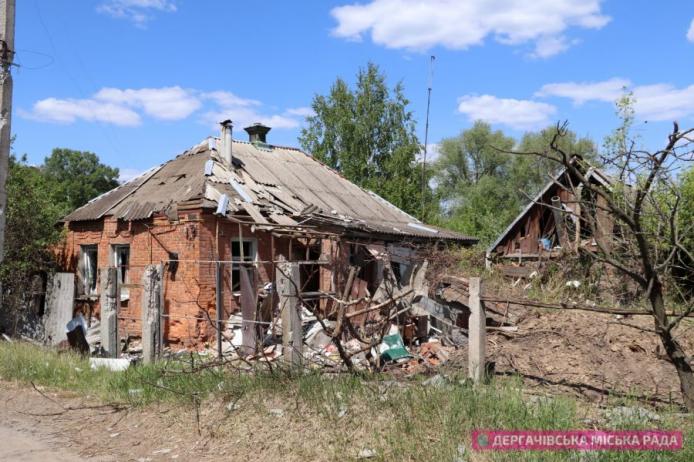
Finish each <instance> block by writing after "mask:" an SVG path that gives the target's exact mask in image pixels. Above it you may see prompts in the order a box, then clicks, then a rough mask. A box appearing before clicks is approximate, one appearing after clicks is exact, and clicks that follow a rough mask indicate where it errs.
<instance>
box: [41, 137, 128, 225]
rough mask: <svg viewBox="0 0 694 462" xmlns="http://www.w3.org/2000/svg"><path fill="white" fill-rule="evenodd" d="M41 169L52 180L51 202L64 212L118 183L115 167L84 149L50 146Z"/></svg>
mask: <svg viewBox="0 0 694 462" xmlns="http://www.w3.org/2000/svg"><path fill="white" fill-rule="evenodd" d="M43 172H44V174H45V177H46V179H47V180H48V181H49V182H51V183H52V188H51V189H52V191H51V192H52V197H53V199H54V201H55V202H56V203H59V204H62V205H63V206H64V212H68V211H70V210H74V209H76V208H77V207H80V206H82V205H84V204H86V203H87V202H88V201H89V200H91V199H93V198H94V197H96V196H98V195H99V194H102V193H104V192H106V191H110V190H111V189H113V188H115V187H116V186H118V169H117V168H114V167H109V166H108V165H104V164H102V163H101V162H100V160H99V157H98V156H97V155H96V154H94V153H92V152H88V151H74V150H72V149H64V148H56V149H53V152H51V155H50V156H48V157H47V158H46V160H45V163H44V166H43Z"/></svg>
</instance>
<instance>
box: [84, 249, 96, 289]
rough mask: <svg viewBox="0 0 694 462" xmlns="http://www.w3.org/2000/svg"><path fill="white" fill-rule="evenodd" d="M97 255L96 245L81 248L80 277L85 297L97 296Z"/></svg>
mask: <svg viewBox="0 0 694 462" xmlns="http://www.w3.org/2000/svg"><path fill="white" fill-rule="evenodd" d="M97 255H98V249H97V246H96V245H83V246H80V267H81V271H80V276H81V278H82V284H83V289H84V294H85V295H96V268H97Z"/></svg>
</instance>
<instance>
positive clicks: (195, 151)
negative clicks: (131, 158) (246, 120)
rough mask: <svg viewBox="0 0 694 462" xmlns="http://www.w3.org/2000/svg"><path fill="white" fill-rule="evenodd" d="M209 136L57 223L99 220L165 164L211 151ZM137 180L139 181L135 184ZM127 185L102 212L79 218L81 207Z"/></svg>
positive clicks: (95, 198)
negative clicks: (118, 197)
mask: <svg viewBox="0 0 694 462" xmlns="http://www.w3.org/2000/svg"><path fill="white" fill-rule="evenodd" d="M209 138H210V137H207V138H205V139H204V140H202V141H201V142H200V143H197V144H195V145H193V146H191V147H190V148H188V149H186V150H185V151H183V152H182V153H180V154H178V155H176V156H175V157H173V158H172V159H169V160H167V161H166V162H162V163H161V164H159V165H155V166H153V167H151V168H149V169H147V170H145V171H144V172H142V173H141V174H139V175H138V176H136V177H134V178H132V179H130V180H128V181H126V182H123V183H122V184H119V185H118V186H116V187H115V188H113V189H110V190H108V191H106V192H104V193H101V194H99V195H98V196H96V197H94V198H93V199H90V200H89V201H88V202H86V203H85V204H84V205H81V206H79V207H77V208H76V209H75V210H73V211H72V212H70V213H68V214H67V215H65V216H64V217H62V218H61V219H60V220H58V223H67V222H71V221H94V220H100V219H101V218H103V217H105V216H108V215H109V213H108V212H110V211H111V210H113V209H114V208H115V207H116V206H117V205H118V204H120V203H121V202H123V201H124V200H126V199H127V198H128V197H130V196H131V195H133V194H135V193H136V192H137V190H138V189H140V188H141V187H142V186H143V185H144V184H145V183H147V181H149V180H150V179H151V178H152V177H153V176H154V175H156V174H157V172H159V171H160V170H161V169H162V168H164V167H165V166H166V165H168V164H170V163H171V162H173V161H175V160H176V159H180V158H181V157H185V156H190V155H194V154H199V153H200V152H203V151H205V150H209V151H210V152H212V149H210V147H209V143H208V140H209ZM203 148H204V149H203ZM138 181H139V182H140V183H139V184H136V183H137V182H138ZM129 186H130V187H133V190H132V191H130V192H128V193H127V194H125V195H124V196H123V197H121V198H120V199H118V200H117V201H116V202H115V203H114V204H112V205H110V206H109V207H108V209H106V210H104V211H103V212H101V213H99V214H98V215H96V216H90V217H85V218H79V212H80V211H82V210H83V209H85V208H87V207H88V206H90V205H93V204H94V203H95V202H97V201H99V200H101V199H104V198H106V197H108V196H110V195H111V194H114V193H116V192H117V191H120V190H123V189H124V188H126V187H129ZM75 216H77V218H75Z"/></svg>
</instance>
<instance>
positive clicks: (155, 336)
mask: <svg viewBox="0 0 694 462" xmlns="http://www.w3.org/2000/svg"><path fill="white" fill-rule="evenodd" d="M160 268H161V267H160V266H158V265H147V266H145V271H144V273H143V274H142V359H143V362H144V363H152V362H154V360H155V358H156V356H157V350H158V348H157V347H158V345H159V319H160V316H159V310H160V306H159V304H160V300H161V297H160V293H161V269H160Z"/></svg>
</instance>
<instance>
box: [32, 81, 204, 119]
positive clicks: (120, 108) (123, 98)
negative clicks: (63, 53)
mask: <svg viewBox="0 0 694 462" xmlns="http://www.w3.org/2000/svg"><path fill="white" fill-rule="evenodd" d="M200 105H201V103H200V100H199V99H198V98H197V97H196V96H195V94H194V92H193V91H191V90H184V89H182V88H181V87H164V88H142V89H139V90H131V89H125V90H121V89H118V88H102V89H101V90H99V91H98V92H97V93H95V94H94V95H93V96H92V97H91V98H86V99H69V98H68V99H59V98H46V99H42V100H40V101H37V102H36V103H34V106H33V108H32V110H31V111H30V112H28V113H27V112H24V113H23V115H25V116H27V117H29V118H32V119H35V120H42V121H47V122H59V123H72V122H75V121H76V120H78V119H81V120H85V121H87V122H105V123H111V124H113V125H121V126H135V125H139V124H140V123H141V116H140V113H139V112H137V111H138V110H140V111H142V112H143V113H145V114H147V115H149V116H151V117H153V118H155V119H161V120H180V119H184V118H186V117H188V116H189V115H190V114H191V113H193V112H194V111H195V110H197V109H198V108H199V107H200Z"/></svg>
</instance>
